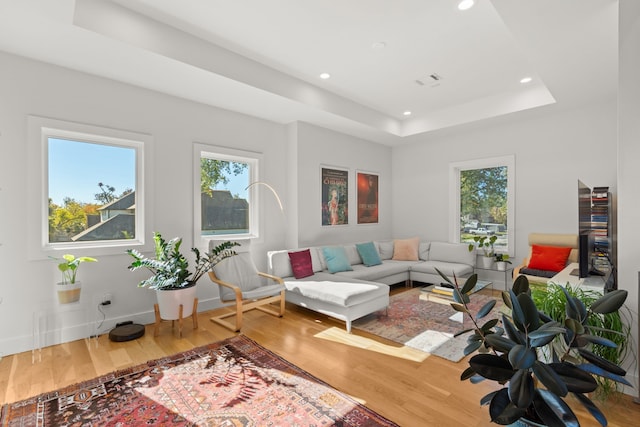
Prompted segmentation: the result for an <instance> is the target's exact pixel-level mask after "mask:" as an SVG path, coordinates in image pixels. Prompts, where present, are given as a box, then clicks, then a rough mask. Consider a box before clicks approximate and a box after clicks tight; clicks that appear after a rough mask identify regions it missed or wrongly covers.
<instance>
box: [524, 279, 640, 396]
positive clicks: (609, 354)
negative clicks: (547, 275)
mask: <svg viewBox="0 0 640 427" xmlns="http://www.w3.org/2000/svg"><path fill="white" fill-rule="evenodd" d="M530 288H531V298H532V299H533V301H534V303H535V305H536V307H538V309H539V310H540V311H542V312H544V313H545V314H547V315H549V317H551V318H552V319H554V320H556V321H558V322H561V321H563V320H564V316H565V301H566V297H565V289H566V292H568V293H569V295H571V296H572V297H576V298H579V299H580V300H581V301H583V302H584V303H585V304H593V303H594V302H595V301H596V300H597V299H599V298H600V297H601V296H602V294H601V293H599V292H597V291H594V290H589V289H584V288H581V287H579V286H571V285H570V284H568V283H567V284H566V285H565V286H560V285H558V284H555V283H554V284H549V285H548V286H547V285H546V284H545V285H544V286H535V285H534V284H532V283H530ZM625 310H626V311H623V310H618V311H614V312H611V313H607V314H603V315H601V316H590V317H589V318H588V320H587V324H588V325H589V326H591V327H594V328H598V330H599V331H602V332H600V335H601V336H603V337H605V338H607V339H609V340H611V341H613V342H614V343H616V345H617V347H615V348H612V347H607V346H603V345H599V344H594V345H593V347H592V351H593V352H594V353H595V354H597V355H598V356H600V357H604V358H606V359H607V360H609V361H611V362H613V363H615V364H620V363H622V361H623V360H624V359H625V357H626V356H627V353H628V352H629V345H628V344H629V342H630V340H631V328H630V327H629V324H630V323H631V317H630V314H629V312H628V309H625ZM625 313H626V316H625ZM606 330H610V331H611V332H604V331H606ZM596 380H597V381H598V384H599V386H598V389H597V390H596V392H595V393H594V395H595V397H596V398H598V399H605V398H607V397H609V396H610V395H611V394H612V393H615V392H617V391H619V389H620V386H619V384H618V383H616V382H615V381H612V380H608V379H606V378H602V377H596Z"/></svg>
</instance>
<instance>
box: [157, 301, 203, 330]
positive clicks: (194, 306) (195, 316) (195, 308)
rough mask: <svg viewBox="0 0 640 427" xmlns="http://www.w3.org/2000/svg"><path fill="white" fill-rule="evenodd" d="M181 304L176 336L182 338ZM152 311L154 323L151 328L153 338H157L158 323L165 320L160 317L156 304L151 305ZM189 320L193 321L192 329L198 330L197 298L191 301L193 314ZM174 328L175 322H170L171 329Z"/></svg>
mask: <svg viewBox="0 0 640 427" xmlns="http://www.w3.org/2000/svg"><path fill="white" fill-rule="evenodd" d="M182 308H183V307H182V304H180V311H179V315H178V319H177V320H178V336H179V337H180V338H182V320H183V318H182ZM153 311H154V312H155V314H156V322H155V324H154V327H153V336H154V337H156V336H158V329H159V328H160V323H161V322H162V321H163V320H165V319H162V318H161V317H160V307H159V306H158V304H154V305H153ZM191 320H192V321H193V329H198V298H195V299H194V300H193V312H192V313H191ZM174 327H175V320H172V321H171V329H174Z"/></svg>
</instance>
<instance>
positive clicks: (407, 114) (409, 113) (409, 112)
mask: <svg viewBox="0 0 640 427" xmlns="http://www.w3.org/2000/svg"><path fill="white" fill-rule="evenodd" d="M402 114H404V115H405V116H410V115H411V111H409V110H407V111H405V112H404V113H402Z"/></svg>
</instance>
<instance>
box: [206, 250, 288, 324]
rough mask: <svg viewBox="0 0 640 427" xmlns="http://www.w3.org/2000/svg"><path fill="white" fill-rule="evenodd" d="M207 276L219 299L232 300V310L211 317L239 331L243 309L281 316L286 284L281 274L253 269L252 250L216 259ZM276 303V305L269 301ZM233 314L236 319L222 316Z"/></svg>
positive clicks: (214, 320)
mask: <svg viewBox="0 0 640 427" xmlns="http://www.w3.org/2000/svg"><path fill="white" fill-rule="evenodd" d="M209 277H210V278H211V280H212V281H213V282H214V283H217V284H218V289H219V290H220V301H221V302H222V303H230V304H228V306H233V305H234V303H235V311H233V312H231V313H225V314H222V315H219V316H214V317H212V318H211V321H212V322H214V323H218V324H219V325H222V326H224V327H225V328H228V329H231V330H232V331H235V332H239V331H240V329H241V328H242V314H243V313H244V312H245V311H249V310H253V309H254V308H255V309H258V310H260V311H263V312H265V313H268V314H271V315H274V316H278V317H282V316H283V315H284V310H285V287H284V281H283V280H282V279H281V278H280V277H276V276H272V275H270V274H266V273H262V272H259V271H258V270H257V269H256V266H255V265H254V263H253V261H252V260H251V254H250V253H248V252H244V253H238V254H237V255H234V256H232V257H230V258H227V259H225V260H223V261H221V262H220V263H218V264H217V265H216V266H215V267H214V268H213V271H210V272H209ZM273 303H278V304H279V307H277V306H272V305H271V304H273ZM232 316H235V317H236V321H235V323H231V322H229V321H227V320H225V319H227V318H228V317H232Z"/></svg>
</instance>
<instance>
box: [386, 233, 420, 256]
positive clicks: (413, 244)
mask: <svg viewBox="0 0 640 427" xmlns="http://www.w3.org/2000/svg"><path fill="white" fill-rule="evenodd" d="M419 246H420V238H419V237H414V238H411V239H396V240H394V241H393V258H391V259H392V260H395V261H418V247H419Z"/></svg>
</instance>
